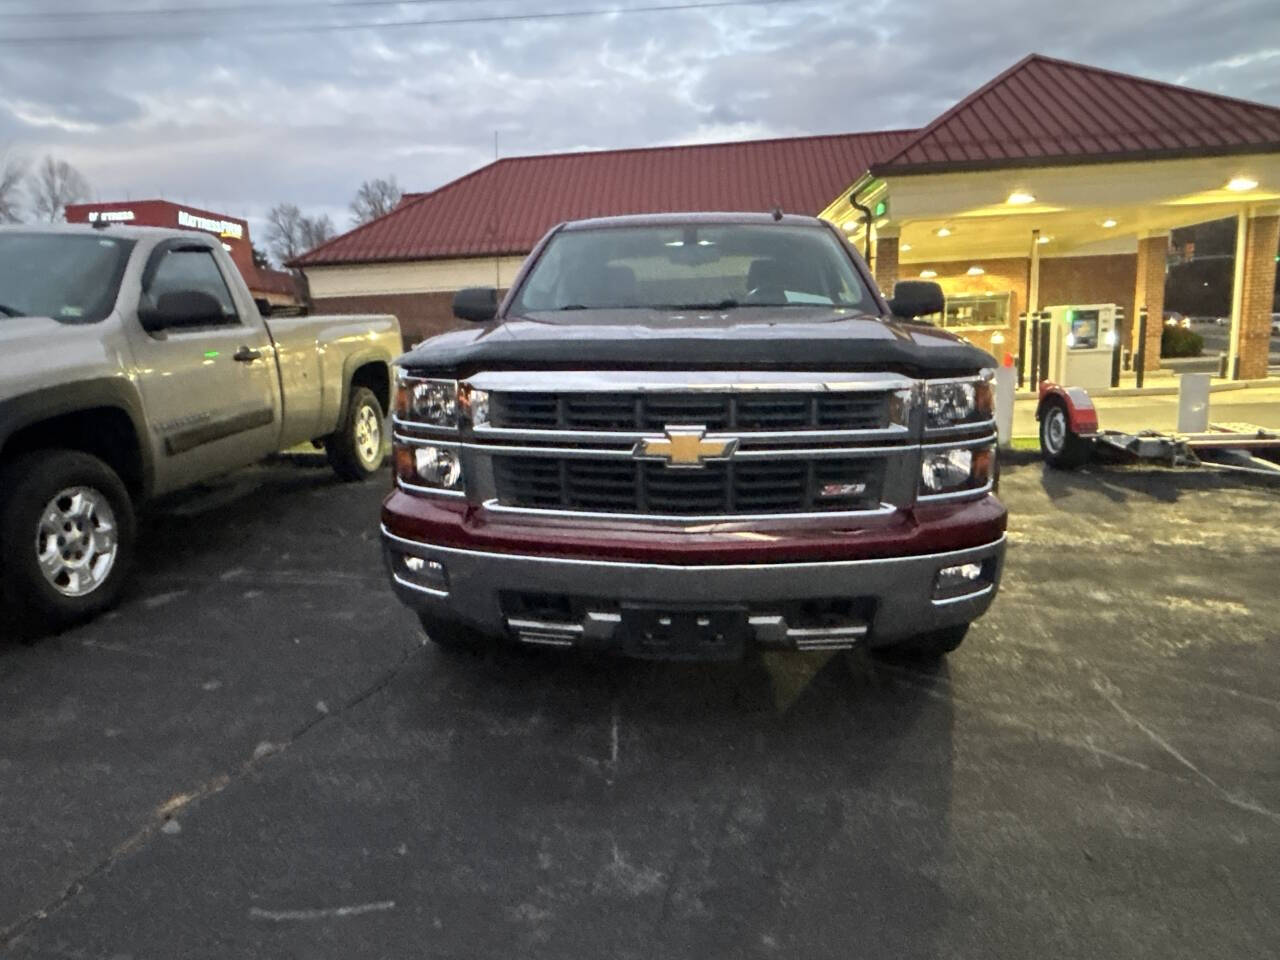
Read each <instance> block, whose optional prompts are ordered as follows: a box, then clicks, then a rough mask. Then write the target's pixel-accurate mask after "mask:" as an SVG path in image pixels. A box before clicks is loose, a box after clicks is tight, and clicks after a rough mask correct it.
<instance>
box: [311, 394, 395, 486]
mask: <svg viewBox="0 0 1280 960" xmlns="http://www.w3.org/2000/svg"><path fill="white" fill-rule="evenodd" d="M385 416H386V414H384V413H383V411H382V404H380V403H378V398H377V397H375V396H374V395H373V391H372V390H370V389H369V388H368V387H356V388H355V389H354V390H352V391H351V402H350V403H349V404H348V405H347V416H346V419H345V420H343V422H342V423H341V424H340V425H339V426H338V430H337V432H336V433H334V434H333V435H332V436H330V437H328V438H326V439H325V442H324V452H325V454H326V455H327V456H328V458H329V466H331V467H333V472H334V473H336V474H337V475H338V477H339V479H342V480H347V481H360V480H368V479H369V478H370V477H371V476H373V475H374V474H375V473H377V472H378V470H379V469H380V468H381V467H382V460H383V456H384V454H383V449H382V422H383V419H384V418H385Z"/></svg>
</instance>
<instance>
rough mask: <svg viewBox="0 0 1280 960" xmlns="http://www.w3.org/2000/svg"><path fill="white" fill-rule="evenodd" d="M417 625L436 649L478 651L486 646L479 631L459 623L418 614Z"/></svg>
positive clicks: (427, 614)
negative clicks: (419, 625)
mask: <svg viewBox="0 0 1280 960" xmlns="http://www.w3.org/2000/svg"><path fill="white" fill-rule="evenodd" d="M418 623H420V624H422V629H423V631H424V632H425V633H426V635H427V639H428V640H430V641H431V642H432V643H434V644H435V645H436V646H437V647H443V648H445V649H446V650H471V651H479V650H482V649H484V647H485V646H486V643H485V640H486V638H485V637H484V635H483V634H481V633H480V631H479V630H476V629H474V628H472V627H468V626H465V625H463V624H461V623H455V622H454V621H452V620H445V619H443V618H441V617H433V616H431V614H429V613H419V614H418Z"/></svg>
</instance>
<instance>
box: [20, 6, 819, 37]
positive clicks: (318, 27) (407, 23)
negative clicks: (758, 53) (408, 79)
mask: <svg viewBox="0 0 1280 960" xmlns="http://www.w3.org/2000/svg"><path fill="white" fill-rule="evenodd" d="M810 2H812V0H699V2H694V3H666V4H655V5H652V6H641V7H612V8H608V9H594V10H548V11H543V12H540V13H512V14H492V15H489V16H472V17H439V18H434V19H424V20H371V21H364V22H355V21H353V22H348V23H321V24H314V23H308V24H295V25H293V26H279V27H270V26H268V27H255V28H254V29H253V30H252V31H251V32H250V35H251V36H263V35H270V34H299V33H333V32H340V31H343V30H370V29H384V28H395V27H447V26H463V25H467V24H484V23H515V22H522V21H524V22H528V21H536V20H565V19H570V18H579V17H605V16H623V15H627V14H635V13H674V12H678V11H681V10H714V9H723V8H726V7H765V6H778V5H780V4H791V3H810ZM244 31H245V27H244V24H239V25H234V26H231V25H229V26H227V27H225V28H223V29H220V30H213V29H204V30H166V31H164V32H160V33H136V34H129V33H100V34H75V35H72V36H60V35H58V34H45V35H36V36H28V37H0V46H7V47H13V46H22V45H24V44H30V45H32V46H62V45H65V44H82V43H89V44H110V43H155V42H164V41H167V40H203V39H207V38H211V37H214V36H218V35H225V34H228V33H232V32H234V33H238V34H242V33H244Z"/></svg>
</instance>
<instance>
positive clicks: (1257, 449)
mask: <svg viewBox="0 0 1280 960" xmlns="http://www.w3.org/2000/svg"><path fill="white" fill-rule="evenodd" d="M1036 420H1037V421H1039V423H1040V455H1041V456H1042V457H1043V458H1044V461H1045V463H1047V464H1049V466H1051V467H1055V468H1057V469H1060V470H1074V469H1076V468H1077V467H1081V466H1083V465H1084V464H1086V463H1089V462H1091V461H1094V460H1097V461H1100V462H1108V463H1137V462H1141V461H1147V462H1153V463H1161V464H1164V465H1165V466H1169V467H1207V468H1212V469H1216V470H1236V471H1242V472H1245V473H1250V474H1256V475H1261V476H1268V477H1272V478H1275V479H1277V480H1280V432H1278V431H1275V430H1267V429H1265V428H1263V427H1259V426H1256V425H1254V424H1250V423H1211V424H1210V425H1209V429H1208V430H1207V431H1206V432H1204V433H1188V434H1179V433H1160V432H1159V431H1157V430H1141V431H1139V432H1138V433H1123V432H1121V431H1119V430H1102V429H1100V428H1099V425H1098V411H1097V409H1096V408H1095V407H1094V405H1093V401H1092V400H1091V399H1090V398H1089V394H1088V392H1087V391H1085V390H1083V389H1081V388H1080V387H1063V386H1060V385H1058V384H1056V383H1051V382H1049V381H1045V382H1044V383H1042V384H1041V385H1040V402H1039V405H1038V406H1037V407H1036Z"/></svg>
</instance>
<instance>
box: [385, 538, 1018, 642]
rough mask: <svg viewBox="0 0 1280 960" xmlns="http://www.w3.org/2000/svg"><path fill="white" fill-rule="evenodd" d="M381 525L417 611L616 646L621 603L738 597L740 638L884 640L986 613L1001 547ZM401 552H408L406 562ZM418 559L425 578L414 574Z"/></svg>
mask: <svg viewBox="0 0 1280 960" xmlns="http://www.w3.org/2000/svg"><path fill="white" fill-rule="evenodd" d="M382 532H383V546H384V555H385V559H386V562H387V566H388V569H389V570H390V572H391V575H392V582H393V585H394V589H395V592H396V594H397V596H398V597H399V598H400V599H401V600H402V601H403V602H404V603H405V604H407V605H408V606H410V607H412V608H414V609H416V610H418V611H419V612H422V613H426V614H429V615H431V616H432V617H433V618H436V619H440V620H445V621H452V622H458V623H461V624H465V625H467V626H471V627H474V628H477V629H479V630H480V631H482V632H484V633H486V634H490V635H493V636H507V637H511V638H513V639H516V640H520V641H522V642H525V643H533V644H546V645H552V646H577V647H588V648H596V649H602V650H617V651H622V650H624V649H627V643H626V638H625V636H624V630H623V623H622V620H623V616H622V613H620V610H624V609H626V608H627V607H628V606H629V605H646V606H651V607H661V608H666V609H670V610H676V611H692V612H696V611H698V610H703V609H705V610H707V611H715V610H722V609H725V608H737V609H741V610H743V611H745V613H746V615H747V618H748V623H749V634H750V636H749V637H748V642H749V643H752V644H754V645H757V646H762V647H778V648H784V649H842V648H847V647H851V646H854V645H857V644H860V643H864V642H865V643H868V644H870V645H873V646H880V645H889V644H892V643H895V642H897V641H899V640H903V639H906V638H908V637H911V636H914V635H918V634H921V633H926V632H929V631H933V630H938V629H942V628H946V627H951V626H956V625H959V624H963V623H968V622H969V621H971V620H974V619H976V618H977V617H979V616H981V615H982V614H983V613H985V612H986V610H987V608H988V607H990V605H991V602H992V600H993V599H994V597H995V593H996V590H997V587H998V585H999V581H1000V575H1001V572H1002V568H1003V564H1004V552H1005V538H1004V536H1003V535H1000V536H999V537H998V539H995V540H991V541H989V542H985V543H981V544H979V545H977V546H972V547H966V548H963V549H952V550H946V551H942V552H937V553H924V554H914V555H910V556H889V557H875V558H868V559H856V560H823V561H815V562H789V563H751V564H723V563H717V564H697V565H682V564H668V563H645V562H635V561H622V560H600V559H589V558H581V557H578V558H575V557H563V556H545V555H531V554H517V553H505V552H497V551H489V550H478V549H468V548H459V547H454V546H445V545H441V544H431V543H425V542H422V541H419V540H416V539H410V538H408V537H404V536H400V535H398V534H396V533H394V532H392V531H391V530H389V529H388V528H387V527H386V525H385V524H384V526H383V528H382ZM406 558H417V560H411V561H410V564H406ZM418 561H422V562H421V563H419V562H418ZM962 564H978V565H980V566H981V569H982V576H981V578H980V580H979V581H978V582H976V583H975V584H974V589H973V590H972V591H971V592H966V593H962V594H960V595H958V596H957V595H954V594H951V593H949V594H947V595H945V596H943V597H937V596H935V589H936V585H937V582H938V573H939V571H940V570H941V569H943V568H944V567H954V566H958V565H962ZM410 565H411V566H412V567H413V568H416V571H415V570H414V569H410ZM437 565H438V566H437ZM425 570H430V573H431V577H430V579H429V580H428V579H426V578H425V577H424V576H422V575H420V572H421V571H425ZM522 596H547V597H557V598H559V597H565V598H572V603H566V604H565V605H564V606H563V607H562V608H561V609H562V612H561V613H560V614H559V615H556V616H552V617H547V616H545V615H537V614H530V613H528V612H527V611H522V610H521V609H520V608H519V607H518V606H513V602H512V598H515V597H522ZM833 603H835V604H841V603H842V604H844V605H843V606H834V607H833V606H832V604H833ZM806 604H807V605H808V606H807V608H806ZM824 605H826V606H825V607H824ZM814 608H817V609H820V610H827V609H831V610H839V611H840V613H839V614H838V615H835V616H833V615H831V614H830V613H827V614H826V615H825V616H824V617H823V618H822V619H821V621H820V622H813V621H805V620H804V619H803V615H802V614H801V613H799V612H798V611H800V610H802V609H814ZM630 652H635V651H634V650H632V651H630ZM677 655H678V653H677Z"/></svg>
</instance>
